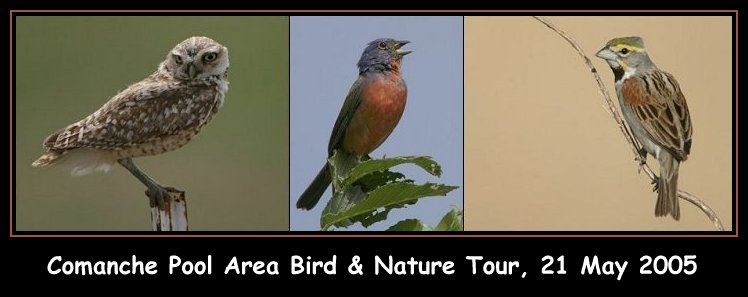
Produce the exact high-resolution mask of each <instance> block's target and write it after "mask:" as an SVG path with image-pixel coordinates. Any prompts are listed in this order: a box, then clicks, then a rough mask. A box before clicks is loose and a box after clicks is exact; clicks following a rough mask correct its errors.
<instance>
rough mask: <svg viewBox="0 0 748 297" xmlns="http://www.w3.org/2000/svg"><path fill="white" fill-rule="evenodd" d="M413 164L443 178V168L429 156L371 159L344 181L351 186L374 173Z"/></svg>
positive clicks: (357, 167) (351, 172)
mask: <svg viewBox="0 0 748 297" xmlns="http://www.w3.org/2000/svg"><path fill="white" fill-rule="evenodd" d="M406 163H411V164H415V165H418V167H421V168H423V170H426V172H428V173H429V174H431V175H434V176H441V174H442V168H441V166H439V164H437V163H436V162H434V160H432V159H431V157H427V156H420V157H419V156H408V157H396V158H388V159H371V160H368V161H364V162H362V163H361V164H359V165H358V166H356V167H355V168H353V169H352V170H351V171H350V173H348V176H347V177H346V178H345V179H344V180H343V184H344V185H346V186H349V185H351V184H353V183H354V182H355V181H357V180H359V179H361V178H362V177H364V176H366V175H369V174H372V173H374V172H379V171H384V170H386V169H389V168H391V167H394V166H397V165H401V164H406Z"/></svg>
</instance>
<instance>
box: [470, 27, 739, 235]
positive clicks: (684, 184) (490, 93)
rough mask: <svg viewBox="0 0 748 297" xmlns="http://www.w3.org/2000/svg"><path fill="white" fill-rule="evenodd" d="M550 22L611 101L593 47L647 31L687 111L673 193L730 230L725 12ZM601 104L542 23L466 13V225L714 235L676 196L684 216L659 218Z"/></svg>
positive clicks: (605, 70)
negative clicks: (685, 151) (688, 130)
mask: <svg viewBox="0 0 748 297" xmlns="http://www.w3.org/2000/svg"><path fill="white" fill-rule="evenodd" d="M548 19H549V20H551V21H552V22H553V23H555V24H556V25H557V26H559V27H560V28H561V29H563V30H564V31H566V32H567V33H568V34H569V35H570V36H572V37H573V38H574V39H576V41H577V42H578V43H579V44H580V45H581V46H582V47H583V48H584V50H585V52H586V53H587V54H588V55H589V56H590V57H591V58H592V59H593V60H594V61H593V63H594V65H595V67H597V69H598V70H599V71H600V73H601V75H602V77H603V80H604V82H605V83H606V85H607V87H608V88H609V90H610V92H611V94H612V96H615V93H614V90H613V87H614V86H613V74H612V72H611V71H610V68H609V67H608V66H607V64H606V63H605V62H604V61H602V60H600V59H598V58H596V57H594V53H595V52H597V50H599V49H600V48H602V46H603V45H604V44H605V43H606V42H607V41H608V40H610V39H611V38H613V37H620V36H629V35H639V36H641V37H643V38H644V41H645V44H646V47H647V49H648V52H649V55H650V57H651V58H652V60H653V61H654V62H655V63H656V64H657V65H658V66H659V67H660V68H662V69H664V70H666V71H668V72H670V73H672V74H673V75H674V76H675V77H676V78H677V79H678V81H679V82H680V84H681V88H682V89H683V92H684V93H685V95H686V100H688V104H689V108H690V110H691V119H692V121H693V125H694V136H693V138H694V143H693V147H692V150H691V155H690V157H689V159H688V161H686V162H685V163H683V164H682V165H681V170H680V180H679V185H680V188H682V189H684V190H687V191H690V192H691V193H693V194H695V195H697V196H699V197H701V198H702V199H704V200H705V201H706V202H707V203H708V204H709V205H710V206H711V207H712V208H714V209H715V210H716V211H717V213H718V214H719V215H720V218H721V219H722V220H723V223H724V225H725V228H727V229H728V230H731V226H732V169H731V168H732V137H731V135H732V114H733V113H732V105H731V102H732V101H731V98H732V97H731V86H732V74H731V67H732V58H731V53H732V39H731V36H732V24H731V18H729V17H549V18H548ZM615 100H616V102H617V98H615ZM603 104H604V102H603V100H602V99H601V96H600V95H599V94H598V90H597V86H596V84H595V82H594V80H593V78H592V76H591V75H590V73H589V70H588V69H587V68H586V66H585V65H584V63H583V62H582V60H581V59H580V58H579V56H578V55H577V54H576V52H574V51H573V50H572V48H571V47H570V46H569V45H568V44H567V43H566V42H565V41H564V40H563V39H561V38H560V37H559V36H558V35H556V34H555V33H554V32H552V31H550V30H549V29H548V28H546V27H545V26H544V25H542V24H540V23H538V22H537V21H536V20H534V19H532V18H531V17H466V18H465V114H466V116H465V162H466V163H465V169H466V172H465V197H466V198H465V214H466V215H465V230H713V227H712V225H711V223H710V222H709V221H708V220H707V218H706V216H704V215H703V214H702V213H701V212H700V211H699V210H698V209H697V208H696V207H694V206H693V205H691V204H690V203H687V202H685V201H683V200H681V221H680V222H676V221H674V220H672V219H670V218H667V219H663V218H659V219H658V218H655V216H654V205H655V200H656V194H655V193H653V192H652V187H651V185H650V184H649V179H648V178H647V177H646V176H645V175H644V174H643V173H642V174H637V164H636V162H635V161H634V155H633V154H632V152H631V149H630V148H629V146H628V143H627V142H626V141H625V139H624V138H623V136H622V134H621V133H620V131H619V129H618V127H617V126H616V125H615V123H614V121H613V120H612V118H611V116H610V115H609V114H608V113H607V112H606V110H605V109H604V108H603ZM649 163H650V164H656V160H654V159H652V158H651V157H650V158H649ZM652 166H653V168H654V169H655V170H656V171H657V172H658V171H659V169H657V165H652Z"/></svg>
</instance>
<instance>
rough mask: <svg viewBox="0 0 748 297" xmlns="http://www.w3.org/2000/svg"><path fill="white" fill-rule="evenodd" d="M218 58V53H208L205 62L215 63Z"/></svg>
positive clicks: (204, 58)
mask: <svg viewBox="0 0 748 297" xmlns="http://www.w3.org/2000/svg"><path fill="white" fill-rule="evenodd" d="M216 58H218V54H216V53H207V54H205V55H204V56H203V60H204V61H205V62H213V61H215V60H216Z"/></svg>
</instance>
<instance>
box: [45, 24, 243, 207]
mask: <svg viewBox="0 0 748 297" xmlns="http://www.w3.org/2000/svg"><path fill="white" fill-rule="evenodd" d="M228 68H229V52H228V49H227V48H226V47H224V46H222V45H221V44H219V43H217V42H215V41H213V40H212V39H210V38H207V37H190V38H188V39H187V40H185V41H182V42H181V43H179V44H178V45H177V46H176V47H174V49H172V50H171V51H170V52H169V53H168V54H167V56H166V60H164V61H163V62H161V64H159V66H158V69H157V70H156V72H154V73H153V74H151V75H150V76H149V77H147V78H146V79H144V80H142V81H140V82H137V83H135V84H132V85H130V86H129V87H128V88H127V89H125V90H124V91H122V92H120V93H119V94H117V95H115V96H114V97H112V98H111V99H110V100H109V101H108V102H107V103H106V104H104V106H102V107H101V108H99V110H97V111H96V112H94V113H93V114H91V115H89V116H87V117H86V118H84V119H82V120H80V121H78V122H76V123H74V124H72V125H69V126H67V127H65V128H63V129H62V130H59V131H57V132H55V133H53V134H52V135H50V136H48V137H47V139H45V140H44V143H43V146H44V148H45V149H46V150H47V152H46V153H44V154H43V155H42V156H41V157H39V159H37V160H36V161H34V163H33V164H32V165H33V166H35V167H44V166H49V165H53V164H60V165H63V166H65V167H67V168H69V169H70V170H71V173H72V174H73V175H85V174H89V173H91V172H94V171H104V172H106V171H108V170H109V169H111V167H112V166H113V165H114V164H115V162H119V163H120V164H121V165H122V166H124V167H125V168H127V169H128V170H129V171H130V172H131V173H132V174H133V175H134V176H135V177H137V178H138V179H139V180H140V181H141V182H142V183H143V184H144V185H146V186H147V187H148V193H149V196H151V198H152V199H155V200H156V201H157V203H159V204H160V203H161V202H163V195H164V194H165V188H164V187H163V186H161V185H159V184H158V183H157V182H156V181H155V180H153V179H151V178H150V177H148V176H147V175H145V174H144V173H143V172H141V171H140V170H139V169H138V168H137V167H136V166H135V164H134V163H133V162H132V159H131V158H134V157H141V156H150V155H156V154H161V153H164V152H168V151H172V150H175V149H177V148H180V147H182V146H184V145H185V144H187V142H189V141H190V139H192V137H193V136H195V135H196V134H197V133H198V132H200V129H201V128H202V127H203V126H205V124H207V123H208V122H209V121H210V120H211V119H212V118H213V116H214V115H215V114H216V112H217V111H218V109H219V108H220V107H221V106H222V105H223V98H224V95H225V93H226V91H227V90H228V84H229V82H228Z"/></svg>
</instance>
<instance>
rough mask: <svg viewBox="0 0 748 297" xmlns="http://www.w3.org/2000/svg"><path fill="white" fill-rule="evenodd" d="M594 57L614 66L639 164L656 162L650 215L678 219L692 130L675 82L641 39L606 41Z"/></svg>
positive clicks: (623, 110) (624, 113)
mask: <svg viewBox="0 0 748 297" xmlns="http://www.w3.org/2000/svg"><path fill="white" fill-rule="evenodd" d="M597 57H599V58H601V59H605V61H606V62H608V65H610V68H611V69H612V70H613V74H614V75H615V86H616V94H617V95H618V100H619V102H620V106H621V112H622V113H623V116H624V118H625V119H626V123H628V125H629V128H630V129H631V132H632V133H633V136H634V138H636V141H638V142H639V144H640V145H641V150H640V151H639V153H640V155H641V156H640V158H641V159H640V162H641V163H642V165H643V164H645V162H646V159H647V154H650V155H652V156H653V157H655V159H657V161H658V162H659V164H660V175H659V177H658V178H657V179H656V180H655V181H654V183H655V187H654V190H655V191H657V193H658V194H657V202H656V206H655V216H658V217H662V216H668V215H669V216H671V217H672V218H673V219H675V220H680V206H679V204H678V170H679V166H680V163H681V162H683V161H686V159H688V154H689V153H691V144H692V139H691V138H692V134H693V129H692V126H691V115H690V113H689V112H688V104H686V98H685V96H684V95H683V92H682V91H681V88H680V86H679V85H678V82H677V81H676V80H675V77H674V76H673V75H672V74H670V73H667V72H665V71H663V70H660V69H659V68H657V66H655V64H654V62H652V60H651V59H650V58H649V55H648V54H647V50H646V49H645V47H644V41H643V40H642V38H641V37H636V36H634V37H621V38H615V39H613V40H610V41H609V42H608V43H607V44H606V45H605V47H603V48H602V49H601V50H600V51H598V52H597Z"/></svg>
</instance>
